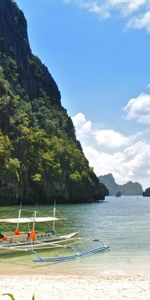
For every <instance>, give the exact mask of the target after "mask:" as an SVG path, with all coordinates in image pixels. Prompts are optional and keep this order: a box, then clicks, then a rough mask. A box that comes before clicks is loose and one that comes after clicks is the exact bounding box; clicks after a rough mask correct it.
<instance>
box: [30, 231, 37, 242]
mask: <svg viewBox="0 0 150 300" xmlns="http://www.w3.org/2000/svg"><path fill="white" fill-rule="evenodd" d="M36 236H37V234H36V232H35V231H34V230H33V231H31V232H30V239H31V240H32V241H34V240H35V239H36Z"/></svg>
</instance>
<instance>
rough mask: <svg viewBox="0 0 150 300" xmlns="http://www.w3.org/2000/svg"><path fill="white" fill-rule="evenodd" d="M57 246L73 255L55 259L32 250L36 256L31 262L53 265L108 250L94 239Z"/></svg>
mask: <svg viewBox="0 0 150 300" xmlns="http://www.w3.org/2000/svg"><path fill="white" fill-rule="evenodd" d="M96 243H97V244H96ZM59 246H60V247H63V248H64V249H66V250H71V251H72V252H73V254H68V255H63V256H55V257H42V256H40V254H39V253H38V252H37V251H35V250H32V252H33V253H34V254H35V255H36V256H37V257H36V258H34V259H33V261H34V262H39V263H42V262H49V263H54V262H61V261H67V260H74V259H78V258H83V257H87V256H91V255H94V254H96V253H99V252H102V251H105V250H108V249H110V247H109V246H107V245H105V244H104V243H103V242H102V241H100V240H99V239H94V240H85V239H80V240H78V241H77V242H75V243H73V244H69V245H64V246H63V245H59Z"/></svg>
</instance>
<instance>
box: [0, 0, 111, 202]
mask: <svg viewBox="0 0 150 300" xmlns="http://www.w3.org/2000/svg"><path fill="white" fill-rule="evenodd" d="M0 170H1V172H0V204H15V203H18V202H19V201H20V200H22V201H24V202H25V203H33V202H34V201H38V202H39V203H50V202H53V200H54V199H56V200H57V202H60V203H62V202H70V203H71V202H74V203H76V202H93V201H96V200H100V199H104V197H105V195H106V194H107V190H106V188H105V187H104V185H103V184H100V183H99V180H98V178H97V177H96V175H95V174H94V173H93V171H92V169H90V168H89V164H88V161H87V160H86V158H85V156H84V154H83V151H82V148H81V145H80V143H79V142H78V141H77V140H76V136H75V132H74V127H73V124H72V121H71V118H70V117H69V116H68V115H67V112H66V110H65V109H64V108H63V107H62V105H61V96H60V92H59V90H58V87H57V84H56V82H55V81H54V79H53V78H52V76H51V74H50V73H49V71H48V69H47V68H46V67H45V66H44V65H43V64H42V63H41V61H40V60H39V59H38V58H37V57H36V56H34V55H33V54H32V51H31V48H30V45H29V41H28V35H27V22H26V20H25V17H24V15H23V13H22V11H20V10H19V8H18V6H17V5H16V4H15V3H14V1H12V0H0Z"/></svg>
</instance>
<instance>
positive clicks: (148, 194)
mask: <svg viewBox="0 0 150 300" xmlns="http://www.w3.org/2000/svg"><path fill="white" fill-rule="evenodd" d="M143 196H144V197H150V187H149V188H147V189H146V190H145V191H144V192H143Z"/></svg>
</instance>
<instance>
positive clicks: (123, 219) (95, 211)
mask: <svg viewBox="0 0 150 300" xmlns="http://www.w3.org/2000/svg"><path fill="white" fill-rule="evenodd" d="M26 209H30V210H31V208H26ZM39 209H40V210H42V211H43V213H45V212H47V211H48V210H50V208H49V207H47V206H45V207H39ZM51 209H52V207H51ZM57 209H58V210H59V213H60V214H61V215H62V216H67V219H68V221H67V222H65V225H64V223H63V225H62V223H59V224H58V231H61V232H64V233H65V232H69V231H76V230H80V236H81V237H86V238H90V239H93V238H98V239H100V240H102V241H103V242H104V243H105V244H107V245H109V246H110V247H111V249H110V250H109V251H107V252H103V253H100V254H97V255H94V256H91V257H87V258H84V259H78V260H76V261H70V262H64V263H59V264H58V263H57V264H43V265H41V264H36V263H33V262H32V258H33V255H24V254H22V255H20V256H18V257H16V256H15V257H2V258H0V262H1V263H2V264H3V263H5V265H6V269H7V268H9V267H10V265H11V268H12V272H15V270H16V272H19V268H20V267H21V269H22V271H23V272H26V271H27V269H30V271H31V272H33V273H34V272H35V273H37V272H38V273H39V272H40V273H43V272H44V274H45V272H46V274H47V273H49V272H52V273H61V272H62V273H64V272H65V273H67V274H70V273H72V272H73V273H75V274H79V273H84V272H86V273H87V274H99V272H101V271H105V272H107V271H110V270H112V271H121V272H126V271H127V270H131V271H135V272H145V270H147V271H149V267H150V198H143V197H125V196H122V197H119V198H116V197H107V198H106V200H105V201H104V202H102V203H96V204H81V205H59V206H58V207H57ZM8 210H9V208H1V209H0V215H1V216H4V215H6V213H7V212H8ZM13 210H16V208H13ZM16 211H17V210H16ZM57 251H58V250H57ZM44 254H45V255H47V253H44ZM54 254H55V253H54ZM61 254H63V253H62V250H61ZM48 255H49V253H48ZM49 256H52V252H51V253H50V255H49ZM2 264H1V266H2ZM0 271H2V270H1V269H0Z"/></svg>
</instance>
